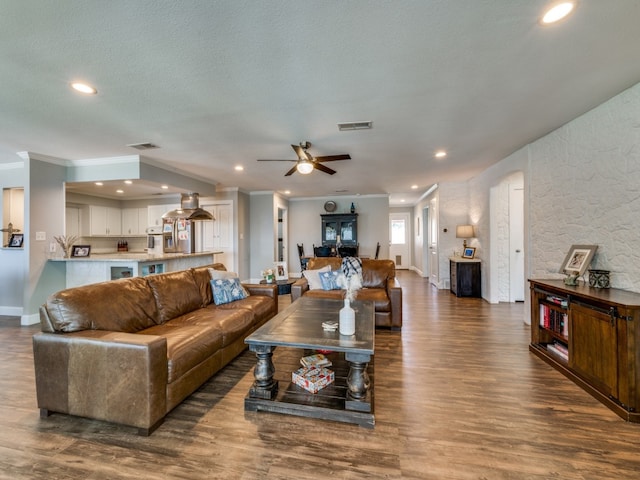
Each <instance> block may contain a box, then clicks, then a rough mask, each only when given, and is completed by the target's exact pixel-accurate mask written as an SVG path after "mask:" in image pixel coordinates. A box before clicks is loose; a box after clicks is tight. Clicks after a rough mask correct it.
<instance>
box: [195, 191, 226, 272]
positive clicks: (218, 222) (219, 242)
mask: <svg viewBox="0 0 640 480" xmlns="http://www.w3.org/2000/svg"><path fill="white" fill-rule="evenodd" d="M202 208H203V209H205V210H207V211H208V212H209V213H211V215H213V218H214V219H215V220H203V221H198V222H197V226H196V228H197V230H196V231H197V232H199V234H197V235H196V250H197V251H204V252H206V251H211V252H220V253H219V254H218V256H217V257H216V261H217V262H221V263H224V264H225V265H233V256H232V252H233V216H232V206H231V204H228V203H225V204H215V205H202Z"/></svg>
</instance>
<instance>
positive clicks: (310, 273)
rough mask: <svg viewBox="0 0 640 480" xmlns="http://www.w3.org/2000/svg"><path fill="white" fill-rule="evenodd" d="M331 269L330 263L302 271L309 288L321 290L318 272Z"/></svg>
mask: <svg viewBox="0 0 640 480" xmlns="http://www.w3.org/2000/svg"><path fill="white" fill-rule="evenodd" d="M329 271H331V266H330V265H325V266H324V267H322V268H320V269H318V270H305V271H303V272H302V275H304V278H306V279H307V282H309V290H322V282H321V281H320V273H322V272H329Z"/></svg>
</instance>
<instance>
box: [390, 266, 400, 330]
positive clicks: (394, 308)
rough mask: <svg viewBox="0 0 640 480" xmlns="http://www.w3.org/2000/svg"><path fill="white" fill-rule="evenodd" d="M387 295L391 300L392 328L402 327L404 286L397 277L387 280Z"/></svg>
mask: <svg viewBox="0 0 640 480" xmlns="http://www.w3.org/2000/svg"><path fill="white" fill-rule="evenodd" d="M387 295H389V301H390V302H391V328H392V329H397V330H399V329H401V328H402V288H401V286H400V282H399V281H398V279H397V278H393V279H391V280H389V281H387Z"/></svg>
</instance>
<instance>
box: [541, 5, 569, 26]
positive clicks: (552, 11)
mask: <svg viewBox="0 0 640 480" xmlns="http://www.w3.org/2000/svg"><path fill="white" fill-rule="evenodd" d="M573 7H575V2H560V3H556V4H555V5H554V6H552V7H551V8H549V9H548V10H547V11H546V13H545V14H544V15H543V17H542V20H541V23H542V24H543V25H550V24H552V23H556V22H559V21H560V20H562V19H563V18H565V17H566V16H567V15H569V14H570V13H571V11H572V10H573Z"/></svg>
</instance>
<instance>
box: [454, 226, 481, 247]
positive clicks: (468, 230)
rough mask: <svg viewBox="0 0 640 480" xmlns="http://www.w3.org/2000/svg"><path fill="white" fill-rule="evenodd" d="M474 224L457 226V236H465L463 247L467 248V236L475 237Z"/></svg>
mask: <svg viewBox="0 0 640 480" xmlns="http://www.w3.org/2000/svg"><path fill="white" fill-rule="evenodd" d="M475 236H476V235H475V232H474V231H473V225H458V226H457V227H456V238H463V239H464V240H463V241H462V247H463V248H467V238H473V237H475Z"/></svg>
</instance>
